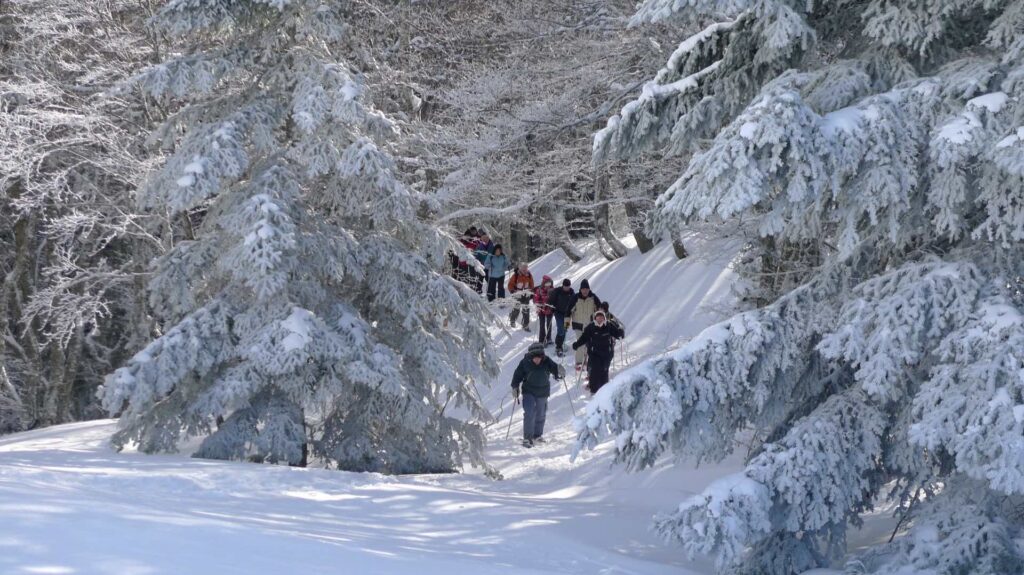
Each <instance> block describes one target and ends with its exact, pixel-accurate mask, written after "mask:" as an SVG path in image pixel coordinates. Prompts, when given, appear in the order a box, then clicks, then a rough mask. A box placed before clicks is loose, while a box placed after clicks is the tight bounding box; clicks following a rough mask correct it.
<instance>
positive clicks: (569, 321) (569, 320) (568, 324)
mask: <svg viewBox="0 0 1024 575" xmlns="http://www.w3.org/2000/svg"><path fill="white" fill-rule="evenodd" d="M570 325H572V320H571V319H566V320H565V329H569V326H570Z"/></svg>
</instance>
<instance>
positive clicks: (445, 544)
mask: <svg viewBox="0 0 1024 575" xmlns="http://www.w3.org/2000/svg"><path fill="white" fill-rule="evenodd" d="M688 247H689V248H690V251H691V252H692V254H693V255H692V256H691V257H690V258H687V259H686V260H683V261H678V260H676V259H675V257H674V255H673V253H672V250H671V247H670V246H668V245H662V246H659V247H657V248H656V249H655V250H654V251H653V252H651V253H649V254H644V255H641V254H639V253H636V251H635V250H634V251H633V252H631V253H630V254H629V255H628V256H627V257H625V258H623V259H621V260H618V261H616V262H612V263H609V262H607V261H605V260H604V259H602V258H601V257H600V256H599V255H597V254H596V253H591V254H589V255H588V257H587V258H586V259H585V260H584V261H582V262H580V263H578V264H575V265H570V264H569V262H567V261H566V260H565V259H564V258H563V257H562V256H561V254H560V253H558V252H556V253H552V254H549V255H547V256H545V257H543V258H541V259H540V260H538V261H537V262H535V263H534V266H533V270H532V271H533V272H534V274H535V276H536V277H537V279H538V281H539V279H540V277H541V275H543V274H550V275H551V276H552V277H554V278H555V280H556V283H557V282H558V281H560V280H561V279H562V278H563V277H570V278H572V279H573V280H574V285H575V284H577V283H578V281H579V280H580V279H582V278H584V277H586V278H588V279H589V280H590V282H591V285H592V286H593V288H594V291H595V292H596V293H597V294H598V295H599V296H600V297H601V298H602V299H606V300H608V301H610V303H611V309H612V312H613V313H615V314H616V315H618V316H619V317H620V318H621V319H622V320H623V321H624V322H625V323H626V327H627V336H628V342H629V350H628V351H629V358H628V359H629V360H630V361H633V362H635V361H638V360H640V359H641V358H644V357H648V356H650V355H652V354H656V353H660V352H662V351H664V350H666V349H669V348H673V347H676V346H678V345H679V344H680V343H681V342H683V341H685V340H686V339H688V338H690V337H692V336H694V335H696V334H697V333H698V332H699V331H700V330H701V329H703V328H704V327H706V326H707V325H709V324H710V323H712V322H713V321H715V320H716V319H718V318H719V315H718V312H719V311H720V310H722V309H724V308H725V307H727V306H728V304H729V298H730V295H729V286H730V283H731V282H732V281H733V279H734V278H733V274H732V272H731V271H730V270H729V267H728V263H729V260H730V259H731V258H732V256H733V255H734V254H735V252H736V247H737V246H736V245H735V244H734V243H730V242H729V241H728V240H718V241H716V242H710V243H705V242H701V241H700V240H699V238H689V239H688ZM531 327H532V329H533V331H532V332H531V333H529V334H527V333H525V332H522V331H520V330H499V329H495V330H494V334H495V344H496V346H497V348H498V350H499V353H500V354H501V356H502V361H503V370H502V374H501V376H500V377H499V378H498V379H497V380H495V381H494V382H492V385H491V386H489V387H488V386H481V389H480V392H481V394H482V395H483V397H484V399H485V401H486V402H487V403H488V405H489V406H490V407H491V408H492V409H493V411H494V413H495V415H496V416H499V417H498V420H497V422H496V423H495V424H493V425H492V426H491V427H489V429H488V436H489V447H488V455H489V457H488V459H489V461H490V463H491V464H492V465H494V466H495V467H497V468H498V469H499V470H500V471H501V473H502V474H503V475H504V480H502V481H493V480H490V479H488V478H486V477H484V476H483V475H482V474H480V473H479V472H474V471H469V472H467V473H465V474H460V475H431V476H416V477H386V476H381V475H376V474H355V473H343V472H337V471H328V470H323V469H294V468H286V467H274V466H265V465H254V464H246V463H225V462H213V461H204V460H195V459H189V458H187V457H183V456H149V455H140V454H137V453H115V452H113V451H111V450H110V449H109V448H108V447H107V446H106V440H107V438H108V437H109V435H110V433H111V432H112V430H113V427H114V423H113V422H111V421H97V422H88V423H80V424H73V425H65V426H60V427H55V428H49V429H43V430H39V431H33V432H28V433H23V434H18V435H13V436H7V437H4V438H2V439H0V518H2V520H0V574H3V575H7V574H12V575H13V574H21V573H25V574H30V573H49V574H64V573H67V574H72V573H73V574H87V573H97V574H99V573H110V574H119V575H133V574H138V575H142V574H149V573H154V574H156V573H160V574H205V573H211V574H214V573H216V574H228V573H239V574H242V573H244V574H264V573H275V574H276V573H303V574H319V573H374V574H377V573H445V574H451V573H476V574H481V573H505V574H509V573H551V574H556V573H557V574H570V573H587V574H594V573H609V574H611V573H621V574H625V573H638V574H639V573H644V574H647V573H650V574H658V573H674V574H686V573H709V572H711V566H710V564H709V563H707V562H696V563H692V562H687V561H685V560H684V558H683V556H682V554H681V552H680V550H679V549H678V548H674V547H671V546H666V545H665V544H663V543H662V542H661V541H660V540H658V538H657V537H656V536H655V534H653V533H652V532H651V531H650V530H649V526H650V520H651V517H652V516H653V515H654V514H655V513H657V512H659V511H664V510H666V509H669V508H671V507H672V506H673V505H675V504H677V503H678V502H679V501H680V500H682V499H684V498H685V497H686V495H688V494H691V493H695V492H698V491H700V490H701V489H702V488H703V487H704V486H705V485H707V484H708V483H710V482H711V481H712V480H713V479H715V478H716V477H719V476H721V475H722V474H724V473H728V472H731V471H734V470H736V468H737V464H736V462H735V461H733V462H726V463H725V464H724V465H722V466H702V467H701V468H699V469H694V468H692V466H687V465H676V466H670V465H667V464H666V465H663V466H661V467H659V468H657V469H654V470H651V471H649V472H645V473H643V474H637V475H632V474H626V473H624V472H623V470H621V469H619V468H616V467H612V466H611V456H610V449H609V447H610V446H608V445H604V446H602V447H601V448H599V449H598V450H596V451H594V452H590V453H585V454H583V455H582V456H581V457H580V459H578V460H577V461H576V462H571V461H570V460H569V450H570V447H571V444H572V440H573V438H574V435H573V433H572V425H571V420H572V413H573V411H572V410H573V407H575V409H576V412H577V413H580V412H581V411H582V407H583V404H584V402H585V401H586V395H585V394H584V393H583V392H582V391H581V390H579V389H578V388H575V389H572V390H570V391H569V394H571V395H572V399H573V402H572V403H570V401H569V397H567V392H566V391H565V389H564V388H561V387H559V389H558V390H557V392H556V393H555V394H554V395H553V396H552V398H551V400H550V411H549V415H548V431H547V432H546V433H545V436H546V437H547V438H548V439H549V442H548V443H546V444H544V445H542V446H538V447H536V448H534V449H532V450H525V449H523V448H522V447H521V446H519V445H518V436H519V433H520V427H519V416H518V413H517V415H516V420H515V421H514V423H513V425H512V430H511V434H510V436H509V438H508V439H506V438H505V434H506V431H507V429H508V427H507V426H508V422H509V414H510V409H511V407H512V406H511V395H510V393H509V387H508V385H509V380H510V378H511V372H512V370H513V369H514V367H515V364H516V363H517V362H518V361H519V359H520V358H521V357H522V355H523V353H524V351H525V349H526V347H527V346H528V345H529V343H530V342H532V341H533V339H534V337H535V335H536V322H534V323H533V324H532V325H531ZM569 341H571V337H570V340H569ZM617 363H618V362H617ZM614 372H615V370H614V369H613V375H614ZM570 383H571V384H573V385H575V381H570Z"/></svg>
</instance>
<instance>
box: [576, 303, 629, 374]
mask: <svg viewBox="0 0 1024 575" xmlns="http://www.w3.org/2000/svg"><path fill="white" fill-rule="evenodd" d="M625 335H626V334H625V332H623V331H622V328H621V327H619V326H618V325H617V324H613V323H611V322H609V321H608V315H607V314H606V313H605V311H604V310H603V309H598V310H597V311H596V312H595V313H594V322H593V323H591V324H588V325H587V327H585V328H583V334H582V335H580V337H579V338H578V339H577V340H576V342H575V343H573V344H572V348H573V349H579V348H580V347H582V346H584V345H585V346H587V373H588V374H589V382H588V384H587V389H589V390H590V393H591V394H595V393H597V390H599V389H601V386H603V385H604V384H606V383H608V369H609V368H610V367H611V365H612V358H613V357H615V340H616V339H617V338H621V337H624V336H625Z"/></svg>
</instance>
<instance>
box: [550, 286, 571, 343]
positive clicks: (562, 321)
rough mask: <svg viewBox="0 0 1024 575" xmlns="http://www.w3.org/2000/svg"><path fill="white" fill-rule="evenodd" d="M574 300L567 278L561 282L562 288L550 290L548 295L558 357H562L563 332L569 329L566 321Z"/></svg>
mask: <svg viewBox="0 0 1024 575" xmlns="http://www.w3.org/2000/svg"><path fill="white" fill-rule="evenodd" d="M575 298H576V292H574V291H573V289H572V281H570V280H569V278H565V279H564V280H562V287H560V288H559V289H555V290H551V293H550V294H549V295H548V305H549V306H551V309H552V311H554V313H555V330H556V333H555V347H556V349H557V350H558V357H562V353H563V352H562V346H563V345H565V330H566V329H567V328H568V327H569V326H568V325H567V323H568V322H567V321H566V320H567V319H568V317H569V313H570V312H572V302H573V300H574V299H575Z"/></svg>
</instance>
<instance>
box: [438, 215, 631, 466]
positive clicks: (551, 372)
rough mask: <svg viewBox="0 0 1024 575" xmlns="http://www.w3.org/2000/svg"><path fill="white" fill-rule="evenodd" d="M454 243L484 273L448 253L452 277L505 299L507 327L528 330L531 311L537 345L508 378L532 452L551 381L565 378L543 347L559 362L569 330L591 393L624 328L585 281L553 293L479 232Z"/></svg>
mask: <svg viewBox="0 0 1024 575" xmlns="http://www.w3.org/2000/svg"><path fill="white" fill-rule="evenodd" d="M460 242H461V243H462V245H463V247H465V248H466V250H467V251H469V252H470V253H471V254H473V257H474V258H476V260H477V261H478V262H480V264H481V265H482V267H483V270H484V273H483V275H481V274H479V273H478V272H477V270H476V266H474V265H472V262H470V261H468V260H465V259H459V258H458V256H456V255H454V254H453V255H452V256H451V257H452V269H453V275H454V277H455V278H456V279H458V280H460V281H462V282H463V283H465V284H466V285H468V286H470V287H471V288H472V289H474V290H475V291H477V292H478V293H481V294H484V293H486V295H487V301H489V302H493V301H495V300H498V299H500V300H504V299H505V298H506V296H508V297H511V299H512V311H511V313H510V314H509V318H508V321H509V326H510V327H516V324H517V323H520V322H521V325H522V329H523V330H524V331H530V306H531V304H533V306H534V307H536V308H537V309H536V313H537V320H538V323H539V324H540V327H539V330H538V334H537V336H538V337H537V341H536V342H535V343H533V344H531V345H530V348H529V350H528V351H527V352H526V356H525V357H524V358H523V359H522V361H520V362H519V365H518V366H517V367H516V370H515V373H514V374H513V376H512V390H513V393H514V397H515V401H516V402H517V403H518V402H519V401H520V398H521V400H522V405H523V412H524V413H523V446H525V447H532V446H533V445H534V444H535V443H538V442H543V441H544V438H543V436H544V422H545V419H546V415H547V402H548V397H549V396H550V395H551V377H552V376H553V377H556V378H559V379H563V378H564V377H565V368H564V367H562V366H561V365H560V364H559V363H557V362H555V361H554V360H552V359H551V358H550V357H548V355H547V353H546V348H547V347H548V346H551V345H552V344H554V346H555V351H556V353H557V355H558V357H563V356H564V355H565V350H564V346H565V337H566V332H567V331H568V329H569V328H570V327H572V329H573V331H574V332H575V333H576V335H577V337H576V341H575V342H573V344H572V349H573V352H574V358H575V363H576V372H577V373H580V374H582V371H583V370H584V369H585V370H586V372H587V382H586V384H585V388H586V389H587V390H588V391H590V393H591V394H594V393H597V391H598V390H599V389H601V387H602V386H603V385H604V384H606V383H608V377H609V375H608V371H609V369H610V368H611V364H612V360H613V359H614V356H615V342H616V340H619V339H622V338H624V337H625V335H626V334H625V328H624V326H623V324H622V322H621V321H619V320H618V319H617V318H616V317H615V316H614V315H612V313H611V311H610V310H609V305H608V302H607V301H601V299H600V298H599V297H597V294H595V293H594V292H593V290H591V288H590V282H589V281H588V280H586V279H584V280H582V281H580V284H579V290H578V291H577V290H574V289H573V287H572V280H570V279H568V278H566V279H563V280H562V283H561V285H560V286H559V287H557V288H556V287H555V286H554V282H553V280H552V279H551V277H550V276H547V275H545V276H544V277H543V278H542V279H541V282H540V285H539V286H537V285H535V283H534V279H533V274H532V273H531V272H530V268H529V265H528V264H526V263H520V264H519V265H517V266H513V265H512V261H511V259H510V258H509V256H508V255H507V254H506V253H505V250H504V249H503V248H502V246H501V244H497V243H494V242H493V241H492V240H491V237H490V235H489V234H488V233H487V232H485V231H484V230H482V229H480V228H477V227H476V226H473V227H471V228H469V229H468V230H466V232H465V233H464V234H463V235H462V237H461V238H460ZM509 272H511V274H509ZM506 274H509V275H508V281H506V280H505V276H506ZM506 289H507V293H506Z"/></svg>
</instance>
